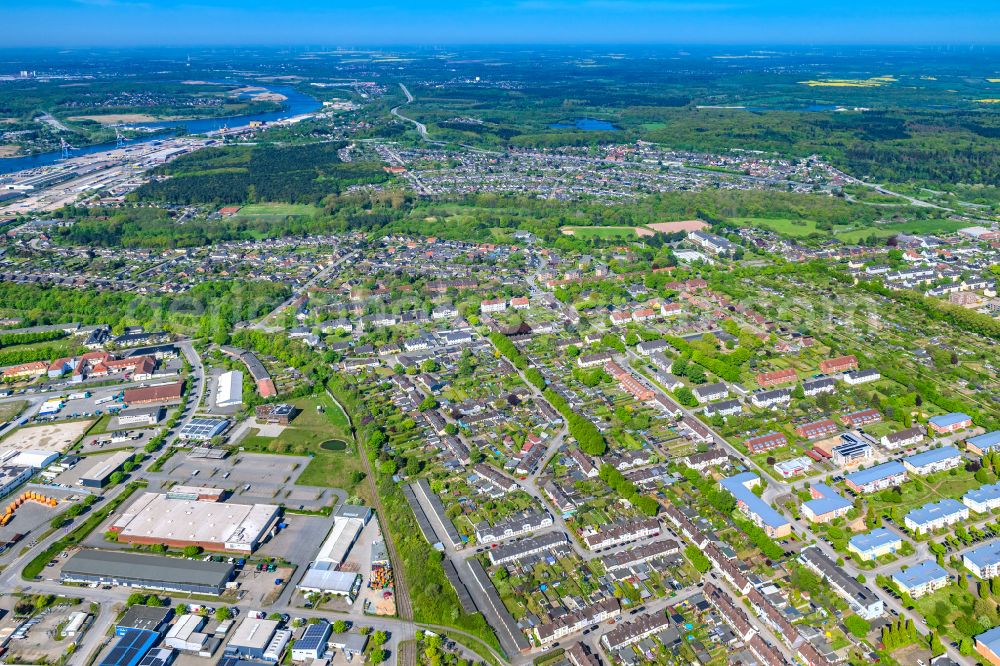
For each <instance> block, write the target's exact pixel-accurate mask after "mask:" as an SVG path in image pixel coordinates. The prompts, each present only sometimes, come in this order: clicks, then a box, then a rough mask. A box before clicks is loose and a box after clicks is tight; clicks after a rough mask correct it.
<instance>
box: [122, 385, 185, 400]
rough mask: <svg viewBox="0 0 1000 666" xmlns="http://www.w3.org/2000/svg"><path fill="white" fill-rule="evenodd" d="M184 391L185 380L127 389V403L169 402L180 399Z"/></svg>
mask: <svg viewBox="0 0 1000 666" xmlns="http://www.w3.org/2000/svg"><path fill="white" fill-rule="evenodd" d="M183 391H184V382H182V381H181V382H173V383H171V384H159V385H158V386H144V387H141V388H132V389H125V403H126V404H129V405H131V404H132V403H135V404H139V405H141V404H143V403H147V402H167V401H168V400H180V399H181V393H183Z"/></svg>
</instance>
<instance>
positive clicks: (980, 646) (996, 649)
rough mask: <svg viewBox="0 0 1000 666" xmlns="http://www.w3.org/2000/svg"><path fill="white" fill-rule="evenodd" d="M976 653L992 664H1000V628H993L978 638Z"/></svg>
mask: <svg viewBox="0 0 1000 666" xmlns="http://www.w3.org/2000/svg"><path fill="white" fill-rule="evenodd" d="M976 652H978V653H979V654H981V655H983V656H984V657H985V658H986V659H988V660H989V661H990V662H991V663H994V664H996V663H1000V627H993V628H992V629H990V630H989V631H986V632H983V633H981V634H979V635H978V636H976Z"/></svg>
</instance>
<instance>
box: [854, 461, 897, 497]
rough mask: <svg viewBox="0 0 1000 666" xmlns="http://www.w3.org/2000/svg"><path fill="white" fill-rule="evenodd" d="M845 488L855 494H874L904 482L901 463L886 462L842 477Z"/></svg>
mask: <svg viewBox="0 0 1000 666" xmlns="http://www.w3.org/2000/svg"><path fill="white" fill-rule="evenodd" d="M844 479H845V480H846V481H847V487H848V488H850V489H851V490H853V491H854V492H857V493H875V492H878V491H880V490H885V489H886V488H891V487H892V486H895V485H898V484H900V483H903V482H904V481H906V468H905V467H903V464H902V463H898V462H887V463H882V464H881V465H875V466H874V467H870V468H868V469H863V470H861V471H859V472H854V473H853V474H848V475H847V476H845V477H844Z"/></svg>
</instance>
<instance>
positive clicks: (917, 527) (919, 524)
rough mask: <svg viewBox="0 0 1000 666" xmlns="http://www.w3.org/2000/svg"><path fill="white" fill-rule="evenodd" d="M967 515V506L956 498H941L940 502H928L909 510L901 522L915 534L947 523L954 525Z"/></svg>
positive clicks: (932, 529) (938, 527) (930, 530)
mask: <svg viewBox="0 0 1000 666" xmlns="http://www.w3.org/2000/svg"><path fill="white" fill-rule="evenodd" d="M968 517H969V507H967V506H965V505H964V504H962V503H961V502H959V501H958V500H954V499H943V500H941V501H940V502H928V503H927V504H924V505H923V506H922V507H920V508H919V509H914V510H913V511H910V512H909V513H908V514H906V517H905V518H904V519H903V523H904V524H905V525H906V527H907V528H909V529H911V530H913V531H914V532H916V533H917V534H924V533H926V532H933V531H934V530H937V529H940V528H942V527H945V526H947V525H954V524H955V523H957V522H959V521H962V520H965V519H967V518H968Z"/></svg>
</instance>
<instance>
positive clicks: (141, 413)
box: [118, 405, 166, 426]
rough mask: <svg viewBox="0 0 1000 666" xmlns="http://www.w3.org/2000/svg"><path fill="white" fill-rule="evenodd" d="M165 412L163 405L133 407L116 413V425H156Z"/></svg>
mask: <svg viewBox="0 0 1000 666" xmlns="http://www.w3.org/2000/svg"><path fill="white" fill-rule="evenodd" d="M165 414H166V410H165V409H164V408H163V405H154V406H151V407H133V408H131V409H126V410H124V411H122V412H119V413H118V425H146V426H151V425H156V424H157V423H159V422H160V421H162V420H163V416H164V415H165Z"/></svg>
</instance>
